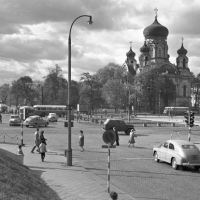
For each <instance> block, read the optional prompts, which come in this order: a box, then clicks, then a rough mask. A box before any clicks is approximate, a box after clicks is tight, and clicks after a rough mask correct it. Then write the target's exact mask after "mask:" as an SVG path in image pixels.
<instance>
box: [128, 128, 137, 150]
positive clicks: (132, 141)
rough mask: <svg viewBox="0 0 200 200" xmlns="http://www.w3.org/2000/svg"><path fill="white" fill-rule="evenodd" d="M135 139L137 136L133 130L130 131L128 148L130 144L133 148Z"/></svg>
mask: <svg viewBox="0 0 200 200" xmlns="http://www.w3.org/2000/svg"><path fill="white" fill-rule="evenodd" d="M135 137H137V135H135V129H131V132H130V136H129V141H128V147H130V145H131V144H132V145H133V147H134V143H135Z"/></svg>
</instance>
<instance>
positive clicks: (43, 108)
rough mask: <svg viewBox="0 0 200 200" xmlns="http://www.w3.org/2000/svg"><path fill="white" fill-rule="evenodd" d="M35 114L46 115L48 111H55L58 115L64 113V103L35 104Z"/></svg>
mask: <svg viewBox="0 0 200 200" xmlns="http://www.w3.org/2000/svg"><path fill="white" fill-rule="evenodd" d="M33 108H34V110H35V115H39V116H42V117H44V116H46V115H48V114H49V113H56V114H57V115H58V116H64V115H66V105H35V106H33Z"/></svg>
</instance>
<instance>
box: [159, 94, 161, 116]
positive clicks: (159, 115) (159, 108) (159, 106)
mask: <svg viewBox="0 0 200 200" xmlns="http://www.w3.org/2000/svg"><path fill="white" fill-rule="evenodd" d="M160 93H161V90H159V117H160Z"/></svg>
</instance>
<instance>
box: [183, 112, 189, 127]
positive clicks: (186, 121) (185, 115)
mask: <svg viewBox="0 0 200 200" xmlns="http://www.w3.org/2000/svg"><path fill="white" fill-rule="evenodd" d="M184 117H185V123H186V124H187V125H189V113H188V112H185V113H184Z"/></svg>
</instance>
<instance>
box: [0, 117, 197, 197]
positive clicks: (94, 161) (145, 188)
mask: <svg viewBox="0 0 200 200" xmlns="http://www.w3.org/2000/svg"><path fill="white" fill-rule="evenodd" d="M3 117H4V118H3V119H5V123H3V124H1V125H0V126H1V131H0V135H1V134H3V133H7V134H8V135H9V136H13V137H14V136H15V135H19V139H20V135H21V128H20V127H9V125H8V123H7V122H6V120H7V118H8V116H3ZM41 129H43V130H44V131H45V136H46V138H47V144H48V148H50V149H52V150H56V151H60V152H61V153H64V150H65V149H67V128H65V127H64V123H63V121H59V122H57V123H51V124H50V125H49V127H47V128H41ZM81 129H82V130H83V132H84V135H85V149H86V150H85V151H84V152H81V151H80V149H79V147H78V136H79V131H80V130H81ZM199 130H200V127H199V126H195V127H194V128H193V129H192V137H191V140H192V141H193V142H196V143H199V142H200V136H199ZM23 131H24V143H27V144H29V145H30V144H33V138H34V135H33V134H34V131H35V129H34V128H24V130H23ZM103 132H104V131H103V129H102V125H99V124H92V123H88V122H79V123H77V122H75V124H74V127H73V128H72V149H73V165H76V166H83V167H84V168H86V169H87V170H89V171H91V172H92V173H94V174H96V175H97V176H99V177H101V178H103V179H105V180H107V166H108V163H107V160H108V150H107V149H103V148H102V145H103V144H104V142H103V140H102V134H103ZM136 132H137V135H138V137H137V138H136V147H134V148H132V147H131V148H128V147H127V145H128V136H127V135H125V134H124V133H120V134H119V138H120V140H119V142H120V146H119V147H117V148H115V149H111V187H112V185H113V186H116V187H118V188H120V189H121V190H123V191H125V192H126V193H127V194H129V195H130V196H132V197H134V198H135V199H138V200H158V199H159V200H197V199H199V196H200V191H199V185H200V172H196V171H195V170H194V169H193V168H190V167H188V168H185V169H184V170H173V169H172V167H171V165H169V164H166V163H164V162H161V163H156V162H155V161H154V159H153V155H152V148H153V146H156V145H158V144H160V143H163V142H164V141H165V140H168V139H170V136H171V134H172V133H173V135H174V137H176V135H177V134H178V133H179V135H180V138H181V139H187V133H188V128H187V127H185V126H184V125H178V124H176V126H175V127H171V126H170V125H163V126H161V127H157V126H156V125H152V126H149V127H142V126H141V125H140V126H139V125H136ZM6 139H7V140H9V141H10V142H13V141H14V140H15V139H9V138H8V137H7V138H6ZM12 140H13V141H12ZM2 141H3V138H2V136H1V137H0V142H2ZM105 187H106V185H105Z"/></svg>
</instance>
